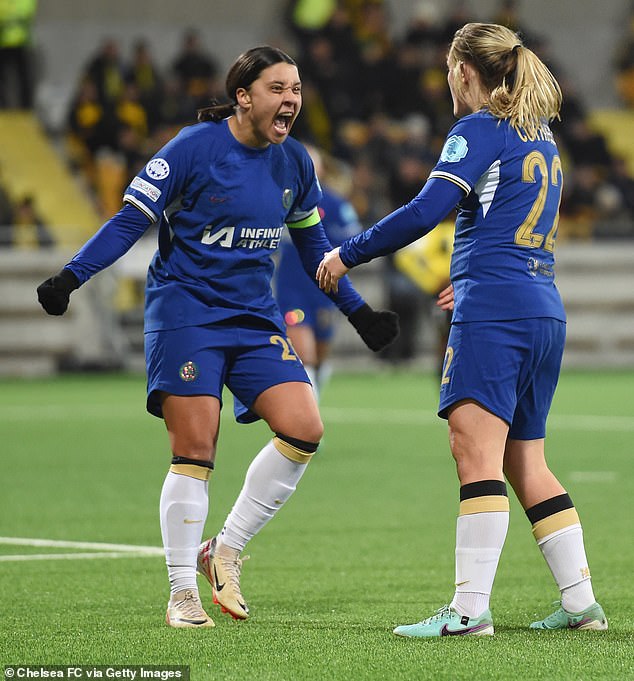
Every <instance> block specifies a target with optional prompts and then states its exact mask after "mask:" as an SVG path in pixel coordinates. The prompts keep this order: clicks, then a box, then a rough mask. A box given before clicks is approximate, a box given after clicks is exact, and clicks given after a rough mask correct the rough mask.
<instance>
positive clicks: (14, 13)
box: [0, 0, 37, 109]
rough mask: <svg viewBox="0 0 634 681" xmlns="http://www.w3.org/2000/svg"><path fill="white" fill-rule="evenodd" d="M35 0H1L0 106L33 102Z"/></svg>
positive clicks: (27, 105)
mask: <svg viewBox="0 0 634 681" xmlns="http://www.w3.org/2000/svg"><path fill="white" fill-rule="evenodd" d="M36 9H37V0H12V1H11V2H7V1H6V0H4V1H3V2H0V82H1V83H2V87H1V88H0V108H5V109H12V108H16V109H30V108H32V106H33V88H34V83H33V52H32V45H31V40H32V34H31V25H32V22H33V19H34V17H35V12H36Z"/></svg>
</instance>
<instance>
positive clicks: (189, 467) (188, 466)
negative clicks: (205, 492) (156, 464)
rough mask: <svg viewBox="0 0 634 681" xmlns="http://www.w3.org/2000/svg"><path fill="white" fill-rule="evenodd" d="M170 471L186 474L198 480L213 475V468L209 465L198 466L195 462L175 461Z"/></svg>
mask: <svg viewBox="0 0 634 681" xmlns="http://www.w3.org/2000/svg"><path fill="white" fill-rule="evenodd" d="M170 472H171V473H176V475H186V476H187V477H188V478H196V480H204V481H206V480H209V477H210V475H211V468H207V466H197V465H196V464H193V463H173V464H172V465H171V466H170Z"/></svg>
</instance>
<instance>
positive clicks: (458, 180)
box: [429, 170, 471, 194]
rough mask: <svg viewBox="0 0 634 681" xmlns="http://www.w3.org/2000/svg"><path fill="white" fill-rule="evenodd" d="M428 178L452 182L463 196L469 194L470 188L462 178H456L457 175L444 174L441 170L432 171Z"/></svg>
mask: <svg viewBox="0 0 634 681" xmlns="http://www.w3.org/2000/svg"><path fill="white" fill-rule="evenodd" d="M429 177H430V178H431V177H436V178H439V179H442V180H449V182H453V183H454V184H457V185H458V186H459V187H460V189H462V190H463V191H464V192H465V194H470V193H471V187H470V186H469V184H468V183H467V182H465V181H464V180H463V179H462V178H460V177H458V176H457V175H452V174H451V173H446V172H444V171H442V170H433V171H432V172H431V173H430V175H429Z"/></svg>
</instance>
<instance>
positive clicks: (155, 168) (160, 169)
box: [145, 158, 170, 180]
mask: <svg viewBox="0 0 634 681" xmlns="http://www.w3.org/2000/svg"><path fill="white" fill-rule="evenodd" d="M145 172H146V173H147V174H148V175H149V176H150V177H151V178H152V179H153V180H164V179H165V178H166V177H167V176H168V175H169V174H170V166H169V163H168V162H167V161H166V160H165V159H164V158H153V159H152V160H151V161H150V162H149V163H148V164H147V165H146V166H145Z"/></svg>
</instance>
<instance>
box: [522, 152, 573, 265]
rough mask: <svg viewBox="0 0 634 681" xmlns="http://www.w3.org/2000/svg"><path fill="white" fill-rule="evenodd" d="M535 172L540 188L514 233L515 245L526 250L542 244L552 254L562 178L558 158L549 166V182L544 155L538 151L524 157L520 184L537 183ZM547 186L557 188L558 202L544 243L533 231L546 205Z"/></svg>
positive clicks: (554, 158)
mask: <svg viewBox="0 0 634 681" xmlns="http://www.w3.org/2000/svg"><path fill="white" fill-rule="evenodd" d="M535 170H539V175H540V177H541V187H540V188H539V192H538V194H537V198H536V199H535V201H534V202H533V205H532V207H531V209H530V211H529V213H528V215H527V216H526V219H525V220H524V222H522V224H521V225H520V226H519V227H518V228H517V231H516V232H515V243H516V244H518V246H527V247H528V248H539V247H540V246H541V245H542V244H543V245H544V250H545V251H551V252H552V251H554V250H555V235H556V234H557V227H558V225H559V204H560V203H561V184H562V178H563V175H562V171H561V159H560V158H559V156H553V160H552V163H551V166H550V182H549V177H548V163H547V161H546V159H545V158H544V155H543V154H542V153H541V152H540V151H532V152H531V153H530V154H528V155H527V156H526V158H525V159H524V163H523V164H522V182H529V183H531V184H534V183H535V182H537V178H536V177H535ZM549 185H551V186H553V187H555V188H559V200H558V202H557V213H556V215H555V219H554V220H553V225H552V227H551V228H550V231H549V232H548V234H547V235H546V240H545V242H544V235H543V234H538V233H536V232H534V231H533V230H534V229H535V227H536V226H537V223H538V222H539V218H540V217H541V215H542V212H543V210H544V206H545V205H546V197H547V195H548V189H549Z"/></svg>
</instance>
